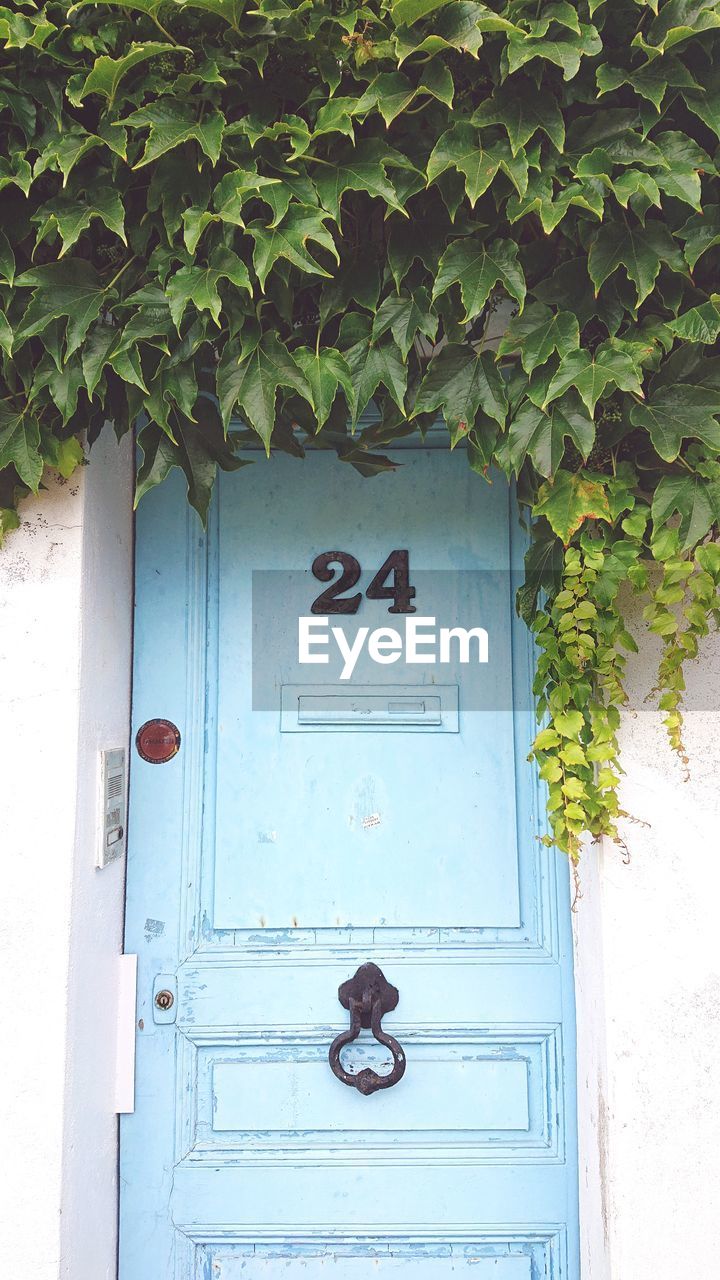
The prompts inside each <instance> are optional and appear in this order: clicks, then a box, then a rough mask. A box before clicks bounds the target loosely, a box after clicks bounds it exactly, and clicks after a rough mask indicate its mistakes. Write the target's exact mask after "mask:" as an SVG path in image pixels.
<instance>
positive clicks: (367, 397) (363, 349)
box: [345, 336, 407, 430]
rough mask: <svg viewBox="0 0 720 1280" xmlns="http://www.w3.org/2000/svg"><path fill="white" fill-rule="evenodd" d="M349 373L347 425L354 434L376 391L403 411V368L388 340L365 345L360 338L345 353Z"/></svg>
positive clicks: (405, 376) (404, 372)
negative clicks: (385, 394)
mask: <svg viewBox="0 0 720 1280" xmlns="http://www.w3.org/2000/svg"><path fill="white" fill-rule="evenodd" d="M345 359H346V361H347V364H348V367H349V369H350V377H351V379H352V386H353V397H352V401H351V404H350V425H351V428H352V429H353V430H354V429H355V427H356V425H357V422H358V419H359V417H360V414H361V413H362V412H363V410H364V409H366V408H367V406H368V404H369V403H370V401H371V400H372V398H373V396H374V395H375V392H376V391H377V389H378V387H381V386H382V387H385V389H386V391H388V393H389V394H390V396H391V398H392V400H393V401H394V402H395V404H396V405H397V407H398V409H403V407H404V403H405V391H406V389H407V366H406V365H405V364H404V362H403V359H402V356H401V355H400V351H399V350H398V347H397V346H396V344H395V342H394V341H393V340H392V339H388V338H385V339H383V340H381V341H380V342H378V343H373V342H368V341H367V337H365V336H363V337H362V338H361V339H360V341H359V342H356V343H355V344H353V346H351V347H349V348H348V350H347V351H346V352H345Z"/></svg>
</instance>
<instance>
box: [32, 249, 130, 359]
mask: <svg viewBox="0 0 720 1280" xmlns="http://www.w3.org/2000/svg"><path fill="white" fill-rule="evenodd" d="M15 284H16V287H17V288H31V289H32V290H33V294H32V298H31V299H30V302H29V304H28V306H27V308H26V310H25V314H24V316H23V318H22V321H21V322H20V325H19V326H18V329H17V332H16V335H15V339H16V342H15V345H16V346H19V345H21V344H22V343H23V342H25V341H27V339H28V338H30V337H33V336H34V335H35V334H38V333H42V332H43V331H44V330H45V329H46V328H47V326H48V325H49V324H50V322H51V321H52V320H59V319H62V318H63V317H64V316H67V317H68V324H67V332H66V355H67V356H71V355H72V354H73V352H74V351H77V349H78V347H79V346H80V345H81V343H82V342H83V340H84V338H85V335H86V333H87V331H88V329H89V328H90V325H91V324H92V323H93V321H94V320H96V319H97V317H98V315H99V313H100V308H101V307H102V306H103V304H104V303H105V302H106V300H108V290H107V287H106V286H105V285H104V284H103V283H102V280H101V278H100V276H99V275H98V273H97V272H96V271H95V269H94V268H93V267H92V266H91V265H90V263H89V262H84V261H82V259H76V260H75V261H73V262H69V261H65V262H51V263H48V265H47V266H44V267H33V268H31V270H30V271H25V272H23V274H22V275H21V276H18V277H17V279H16V281H15Z"/></svg>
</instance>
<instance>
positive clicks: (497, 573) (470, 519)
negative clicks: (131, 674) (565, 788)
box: [120, 449, 578, 1280]
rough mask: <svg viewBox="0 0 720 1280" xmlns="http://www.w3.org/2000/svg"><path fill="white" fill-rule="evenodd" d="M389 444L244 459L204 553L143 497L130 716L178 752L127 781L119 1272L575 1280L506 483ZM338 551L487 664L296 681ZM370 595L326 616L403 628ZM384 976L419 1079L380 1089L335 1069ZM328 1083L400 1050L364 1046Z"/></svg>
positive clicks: (564, 1099)
mask: <svg viewBox="0 0 720 1280" xmlns="http://www.w3.org/2000/svg"><path fill="white" fill-rule="evenodd" d="M403 457H404V461H403V466H402V467H401V468H399V470H398V472H397V473H394V474H392V475H389V476H382V477H379V478H378V479H376V480H374V481H365V480H362V479H361V478H360V477H358V476H357V475H356V474H355V473H354V472H352V471H350V470H349V469H347V468H343V467H341V466H340V465H339V464H338V463H337V461H336V460H335V459H334V458H331V457H330V456H327V455H323V454H320V455H317V456H314V457H311V458H308V459H307V460H306V461H305V462H304V463H302V464H298V463H297V462H296V461H295V460H292V459H288V458H273V459H272V460H271V461H270V462H266V461H265V460H262V461H258V462H257V463H256V464H255V465H254V466H253V467H252V469H248V471H246V472H243V473H242V474H241V475H239V476H238V475H235V476H227V477H223V478H222V480H221V483H220V486H219V492H218V494H217V496H216V500H215V503H214V510H213V514H212V521H211V524H210V528H209V530H208V533H207V535H204V534H202V533H201V531H200V530H199V526H198V524H197V522H196V518H195V517H194V515H193V514H192V513H188V512H187V511H186V508H185V500H184V495H183V494H182V492H181V490H180V486H179V485H176V486H173V485H172V484H168V485H166V486H163V487H162V489H161V490H159V491H157V492H156V493H154V494H152V495H150V496H149V498H148V499H147V500H145V501H144V503H143V504H142V506H141V510H140V513H139V517H138V557H137V618H136V668H135V692H134V715H135V726H136V727H137V726H139V725H140V724H142V723H143V722H144V721H145V720H147V719H149V718H151V717H152V716H164V717H166V718H169V719H171V720H173V721H174V722H175V723H176V724H177V725H178V726H179V727H180V730H181V733H182V746H181V750H180V753H179V754H178V756H176V757H175V758H174V759H173V760H172V761H171V762H170V763H169V764H167V765H163V766H155V765H149V764H147V763H145V762H143V761H141V760H139V759H138V758H137V757H136V758H135V759H134V761H133V773H132V791H131V830H130V842H131V847H130V853H129V867H128V875H129V884H128V914H127V935H126V949H127V950H128V951H136V952H137V953H138V955H139V974H140V977H139V1007H138V1060H137V1099H136V1113H135V1115H133V1116H129V1117H125V1118H124V1119H123V1126H122V1130H123V1131H122V1187H123V1190H122V1207H121V1270H120V1277H121V1280H147V1277H148V1276H150V1275H152V1276H153V1280H164V1278H165V1277H168V1280H190V1278H191V1277H193V1278H194V1277H196V1276H197V1277H202V1278H203V1280H210V1277H211V1276H212V1280H217V1277H222V1278H223V1280H239V1278H240V1276H241V1275H242V1276H243V1277H244V1278H245V1277H246V1278H247V1280H255V1278H256V1277H257V1280H261V1277H270V1276H272V1275H275V1274H277V1275H278V1276H279V1275H281V1274H282V1275H283V1276H287V1277H289V1280H295V1277H297V1278H298V1280H300V1277H302V1280H322V1277H324V1276H325V1275H331V1274H332V1275H333V1276H335V1277H337V1280H355V1277H357V1278H358V1280H360V1277H369V1276H371V1275H379V1276H380V1277H384V1276H388V1277H392V1278H393V1280H394V1278H395V1277H403V1278H405V1277H406V1278H407V1280H426V1278H427V1280H429V1277H430V1276H431V1275H432V1276H433V1277H434V1276H438V1277H439V1278H440V1280H442V1277H444V1276H445V1275H448V1276H450V1275H454V1274H455V1273H465V1272H466V1271H468V1269H469V1268H471V1267H472V1268H473V1270H472V1273H471V1274H472V1276H474V1277H476V1278H478V1280H486V1278H487V1280H489V1278H490V1277H492V1278H493V1280H521V1278H522V1280H531V1277H533V1278H534V1277H539V1276H540V1275H542V1276H544V1277H546V1278H547V1280H577V1277H578V1268H577V1210H576V1199H577V1186H576V1177H577V1174H576V1154H575V1142H576V1140H575V1120H574V1017H573V995H572V969H571V949H570V930H569V908H568V905H567V904H568V893H567V869H566V866H565V864H564V862H563V861H561V860H559V859H558V858H557V855H555V854H554V852H553V851H548V850H547V849H546V848H544V847H543V846H542V845H541V844H540V843H539V839H538V836H539V835H540V834H542V831H543V825H542V823H543V813H542V796H541V794H540V792H539V788H538V783H537V778H536V776H535V773H534V771H533V769H532V768H531V766H530V765H528V763H527V759H526V757H527V749H528V744H529V742H530V740H531V737H532V733H533V716H532V711H531V705H530V683H531V676H532V654H531V649H530V643H529V639H528V637H527V634H526V632H525V630H524V628H523V627H522V625H521V624H520V623H519V622H518V621H517V619H516V617H515V612H514V607H513V592H514V587H515V586H516V585H517V582H516V581H513V580H512V575H511V569H512V568H513V567H517V565H518V564H521V562H522V542H521V539H520V537H519V533H518V528H517V521H516V517H515V514H514V508H513V506H512V503H511V500H510V495H509V493H508V490H507V487H506V486H505V485H504V483H503V482H502V481H500V480H496V482H495V483H494V484H492V485H487V484H485V483H484V482H483V481H482V480H480V479H479V478H478V477H477V476H475V475H473V474H472V473H471V472H470V470H469V468H468V467H467V463H466V461H465V459H464V458H463V457H459V456H456V455H451V454H449V453H445V452H439V451H433V452H430V451H427V450H424V449H417V450H408V451H407V452H405V453H404V455H403ZM332 548H342V549H345V550H346V551H348V552H350V553H351V554H353V555H354V556H356V557H357V559H358V560H359V562H360V564H361V566H362V570H363V573H362V578H361V580H360V582H359V584H358V588H357V589H359V590H364V589H365V588H366V586H367V584H368V582H369V581H370V579H371V578H372V576H373V575H374V573H375V572H376V571H377V569H378V568H379V566H380V565H381V564H382V563H383V562H384V560H385V559H386V557H387V555H388V554H389V552H390V551H392V550H393V549H395V548H407V549H408V551H409V555H410V576H411V581H412V583H413V585H414V586H415V587H416V592H417V594H416V597H415V600H414V604H415V605H416V607H417V615H416V616H417V617H418V619H422V618H435V619H436V620H437V622H438V623H442V624H443V625H445V624H446V623H447V624H449V625H451V626H452V625H454V624H456V623H460V624H461V625H463V626H475V625H480V626H482V627H483V628H484V629H486V631H487V635H488V637H489V653H488V657H489V660H488V662H487V663H480V662H477V661H468V662H465V663H463V662H462V661H460V653H459V648H458V649H457V651H455V653H454V656H453V660H452V661H450V662H446V663H443V664H442V665H440V664H436V665H435V666H432V665H426V664H424V663H415V664H411V663H408V662H406V661H405V660H404V655H403V658H402V659H400V660H398V661H397V662H394V663H392V664H391V663H388V664H385V665H383V664H379V663H377V662H373V661H372V659H371V658H370V656H369V655H368V652H367V646H366V647H365V649H364V650H363V653H362V655H361V656H360V658H359V659H358V661H357V664H356V667H355V670H354V671H353V674H352V678H351V680H350V681H347V680H346V681H343V672H342V667H343V660H342V659H341V657H340V655H339V651H338V652H337V653H335V652H334V651H333V652H331V651H330V648H329V646H328V656H329V661H328V663H327V664H326V665H325V667H321V666H319V665H300V664H298V661H297V646H298V640H297V637H298V619H299V618H300V617H303V616H307V615H309V614H310V605H311V603H312V601H313V600H314V599H315V597H316V596H317V595H318V594H319V592H320V591H321V590H322V589H323V584H321V583H319V582H318V581H316V579H315V578H314V577H313V576H312V574H311V573H310V572H309V569H310V565H311V564H312V562H313V560H314V558H315V557H316V556H317V555H318V554H319V553H320V552H323V551H326V550H330V549H332ZM389 603H391V602H390V601H386V600H380V601H375V600H373V601H370V600H367V599H363V600H362V602H361V604H360V608H359V610H358V613H357V615H349V616H334V617H332V618H330V623H331V625H333V626H337V627H342V631H343V635H344V637H345V641H346V643H352V641H353V640H354V639H355V638H356V637H357V636H358V633H359V630H360V629H361V628H363V627H368V628H373V627H387V626H392V627H395V628H397V629H398V630H400V631H401V630H402V627H403V625H405V623H406V620H405V619H404V618H402V617H401V618H398V617H397V616H392V615H390V616H389V615H388V605H389ZM478 652H479V650H478ZM369 960H372V961H374V962H375V963H376V964H378V965H380V966H381V968H382V969H383V971H384V973H385V975H386V977H387V979H388V980H389V981H390V982H391V983H392V984H393V985H394V986H396V987H397V988H398V990H399V993H400V1000H399V1004H398V1006H397V1008H396V1009H395V1010H394V1011H393V1012H391V1013H389V1014H387V1015H385V1018H384V1020H383V1026H384V1028H385V1029H386V1030H387V1031H389V1032H390V1033H391V1034H392V1035H393V1036H395V1037H397V1039H398V1040H399V1041H400V1043H401V1045H402V1046H403V1049H404V1050H405V1053H406V1056H407V1063H408V1065H407V1071H406V1074H405V1076H404V1078H403V1079H402V1081H401V1082H400V1083H399V1084H398V1085H396V1086H395V1087H393V1088H391V1089H387V1090H383V1091H380V1092H378V1093H375V1094H373V1095H372V1096H370V1097H365V1096H362V1095H361V1094H360V1093H359V1092H358V1091H357V1090H355V1089H351V1088H348V1087H346V1086H345V1085H344V1084H342V1083H341V1082H340V1081H338V1080H337V1079H335V1077H334V1076H333V1075H332V1073H331V1071H330V1067H329V1065H328V1062H327V1051H328V1047H329V1044H330V1042H331V1041H332V1040H333V1038H334V1037H335V1036H336V1035H337V1034H338V1032H339V1031H340V1030H341V1029H342V1028H344V1027H346V1026H347V1025H348V1014H347V1013H346V1011H345V1010H344V1009H342V1008H341V1006H340V1004H339V1002H338V987H339V986H340V985H341V984H342V983H344V982H345V981H346V980H347V979H348V978H349V977H351V976H352V974H353V973H354V972H355V970H356V969H357V968H358V966H359V965H360V964H362V963H365V962H366V961H369ZM158 975H163V976H162V978H160V977H159V976H158ZM156 981H157V982H162V983H163V984H167V983H170V984H172V988H173V990H174V989H175V984H176V990H177V996H176V999H175V1001H174V1004H173V1008H172V1011H171V1012H170V1013H165V1014H163V1013H159V1012H158V1011H157V1010H156V1009H155V1008H154V1006H153V1001H152V993H153V983H154V982H156ZM343 1065H344V1066H345V1068H346V1069H347V1070H350V1071H352V1072H354V1071H358V1070H361V1069H363V1068H364V1067H366V1066H371V1067H373V1068H374V1069H375V1070H377V1071H379V1072H383V1071H384V1070H386V1069H388V1068H389V1066H390V1056H389V1054H388V1052H387V1051H386V1050H384V1049H382V1048H381V1047H380V1046H378V1045H376V1044H375V1043H374V1042H373V1041H372V1039H371V1038H370V1036H369V1033H368V1032H364V1033H363V1035H362V1037H361V1038H360V1040H358V1041H356V1042H355V1043H354V1044H353V1045H351V1046H349V1047H348V1048H347V1049H346V1050H345V1052H344V1056H343Z"/></svg>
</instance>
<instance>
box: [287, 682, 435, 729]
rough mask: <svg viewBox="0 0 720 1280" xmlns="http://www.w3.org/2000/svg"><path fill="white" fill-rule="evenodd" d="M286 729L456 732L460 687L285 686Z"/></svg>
mask: <svg viewBox="0 0 720 1280" xmlns="http://www.w3.org/2000/svg"><path fill="white" fill-rule="evenodd" d="M281 696H282V704H281V705H282V711H281V721H280V727H281V730H282V732H283V733H308V732H323V731H325V732H332V731H335V732H338V731H343V730H344V731H348V730H351V731H356V730H358V729H359V730H373V731H380V732H387V731H390V732H392V731H393V730H395V731H402V732H408V731H410V732H417V731H418V730H420V731H423V730H424V731H428V732H435V733H457V732H458V728H459V723H458V687H457V685H410V686H407V685H368V686H365V687H363V688H356V689H354V690H352V691H350V690H348V689H344V688H343V687H342V686H341V685H283V687H282V695H281Z"/></svg>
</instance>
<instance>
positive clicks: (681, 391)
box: [0, 0, 720, 858]
mask: <svg viewBox="0 0 720 1280" xmlns="http://www.w3.org/2000/svg"><path fill="white" fill-rule="evenodd" d="M0 46H1V47H2V51H3V52H2V67H1V68H0V111H2V125H3V127H2V140H1V141H0V149H1V150H0V188H2V208H1V211H0V281H1V282H2V283H1V284H0V304H1V310H0V347H1V348H2V357H3V358H2V398H1V400H0V522H1V527H2V529H3V530H5V531H7V530H8V529H10V528H12V527H13V526H14V525H15V524H16V523H17V520H18V517H17V513H16V512H17V504H18V501H19V500H20V499H21V498H22V497H23V495H25V494H27V493H28V492H31V491H32V492H35V491H37V489H38V487H39V486H40V485H41V483H42V479H43V474H44V470H45V468H46V467H51V468H56V469H59V470H60V471H61V472H63V473H64V474H70V473H71V471H72V469H73V468H74V467H75V466H76V465H77V464H78V463H79V462H80V461H81V460H82V457H83V444H82V442H83V440H84V439H85V438H86V436H85V433H87V438H88V439H89V440H90V442H92V439H93V438H94V436H95V435H96V434H97V432H98V431H99V429H100V427H101V425H102V423H103V422H104V421H105V420H106V419H111V420H112V422H113V423H114V425H115V429H116V430H117V431H118V432H119V433H122V432H124V431H127V430H128V429H130V428H131V427H135V426H137V431H138V440H139V444H140V448H141V450H142V456H143V460H142V464H141V466H140V468H139V473H138V485H137V494H138V498H140V497H141V496H142V495H143V494H144V493H145V492H146V491H147V490H148V489H149V488H151V487H152V486H153V485H156V484H158V483H159V482H160V481H162V480H163V478H164V477H165V476H166V475H167V474H168V472H169V471H170V470H171V469H172V468H174V467H180V468H181V469H182V471H183V472H184V473H185V476H186V478H187V488H188V497H189V500H190V502H191V503H192V504H193V505H194V506H195V507H196V508H197V510H198V511H199V512H200V514H201V516H204V514H205V512H206V510H207V505H208V501H209V498H210V493H211V489H212V484H213V478H214V476H215V473H216V470H217V468H218V467H220V468H223V469H227V470H231V469H234V468H238V467H240V466H242V465H244V464H245V463H246V462H247V461H248V459H247V457H246V456H245V454H244V450H245V447H246V446H247V444H248V442H249V440H250V439H253V438H254V439H255V440H257V437H259V438H260V440H261V441H262V442H263V444H264V445H265V447H266V448H267V450H268V451H270V450H284V451H287V452H290V453H292V454H296V455H302V454H303V452H304V450H305V449H306V448H307V447H308V446H310V445H312V447H317V448H326V449H332V450H335V451H336V453H337V455H338V458H339V459H340V461H341V462H344V463H346V464H350V465H352V466H354V467H357V468H358V469H359V470H360V471H361V472H362V473H363V474H364V475H368V476H373V475H376V474H377V473H379V472H382V471H385V470H387V469H388V468H391V467H392V466H393V465H394V462H393V459H392V445H393V441H395V440H397V439H398V438H399V437H401V436H403V435H405V434H407V433H409V432H415V431H421V432H422V431H424V430H425V429H426V428H427V426H428V424H429V423H430V422H431V421H433V420H435V419H436V418H437V417H438V415H441V416H442V418H443V419H444V422H445V424H446V427H447V432H448V439H449V444H450V446H452V447H454V446H455V445H457V444H458V443H459V442H460V441H462V442H463V443H464V447H465V451H466V455H467V459H468V462H469V465H470V466H471V467H472V468H473V469H474V470H475V471H476V472H478V475H479V479H478V484H479V485H481V484H482V483H483V479H482V477H485V478H486V479H489V480H491V481H492V479H493V477H494V476H496V475H497V474H498V472H504V473H505V475H506V476H507V477H509V478H512V479H514V480H515V481H516V484H517V491H518V495H519V498H520V502H521V503H522V504H523V506H524V508H525V509H526V511H527V515H528V522H529V525H530V527H531V529H532V544H531V547H530V550H529V553H528V558H527V577H526V582H525V586H524V587H523V588H522V589H521V591H520V593H519V597H518V607H519V609H520V611H521V613H522V615H523V617H524V618H525V619H526V620H527V622H528V624H529V626H530V627H531V628H532V630H533V632H534V634H535V637H536V639H537V644H538V648H539V661H538V667H537V680H536V694H537V698H538V708H539V716H540V722H541V724H542V726H543V727H542V728H541V730H540V732H539V734H538V736H537V738H536V739H535V742H534V745H533V747H532V754H533V756H534V757H535V758H536V760H537V761H538V763H539V767H540V772H541V774H542V776H543V778H544V779H545V780H546V781H547V784H548V796H549V811H550V832H551V834H550V835H549V836H548V837H547V838H548V840H549V841H554V842H555V843H556V844H557V846H558V847H559V848H560V849H562V850H565V851H566V852H567V853H569V854H570V855H571V856H572V857H573V858H574V857H576V856H577V854H578V850H579V847H580V839H581V836H582V834H583V833H584V832H589V833H590V834H592V835H594V836H600V835H609V836H616V835H617V820H618V816H619V812H620V811H619V802H618V783H619V775H620V766H619V761H618V742H617V736H616V735H617V729H618V721H619V707H620V705H621V704H622V702H623V701H624V699H625V693H624V689H623V678H624V668H625V660H626V654H627V652H628V651H629V650H632V649H633V647H634V646H633V641H632V639H631V637H630V635H629V634H628V631H627V629H626V626H625V623H624V621H623V599H624V596H623V595H622V594H621V591H620V588H621V586H622V585H623V584H625V583H629V585H630V587H631V588H632V589H634V591H636V592H646V593H647V600H648V603H647V606H646V610H645V614H646V618H647V621H648V623H649V626H650V629H651V631H653V632H655V633H657V635H659V636H660V638H661V640H662V646H663V653H662V660H661V664H660V670H659V673H658V688H659V690H660V694H659V697H660V706H661V708H662V709H663V712H664V714H665V719H666V723H667V727H668V731H669V733H670V737H671V740H672V742H673V745H674V746H675V747H676V748H677V749H678V750H679V751H681V752H682V740H681V724H682V711H681V703H682V694H683V688H684V685H683V662H684V661H685V660H686V659H687V658H693V657H694V656H695V655H696V654H697V651H698V643H699V641H700V638H701V637H702V636H703V634H704V633H705V632H706V631H707V629H708V625H709V623H710V622H712V621H713V620H714V621H717V620H718V616H719V613H718V583H719V582H720V547H718V545H717V544H716V543H715V541H714V538H715V536H716V534H717V531H718V524H719V523H720V425H719V423H718V415H719V414H720V356H719V355H718V354H717V348H716V342H717V339H718V335H719V334H720V293H719V292H718V291H717V290H718V288H720V285H719V284H718V266H719V265H720V192H719V191H718V185H717V168H716V162H717V157H718V138H719V136H720V2H718V0H664V2H660V0H612V3H610V0H577V2H576V3H572V4H571V3H568V2H567V0H492V3H490V4H484V3H479V0H366V3H359V2H358V0H77V3H75V4H66V3H60V2H59V0H47V2H46V3H43V2H42V0H19V3H15V4H13V5H12V6H11V7H0ZM499 307H500V311H498V308H499ZM501 315H503V316H505V317H506V320H505V321H504V322H503V323H502V324H501V325H500V328H501V330H502V336H501V339H500V341H499V343H498V342H497V341H496V342H494V343H493V342H489V341H488V332H489V328H488V326H489V325H490V324H494V325H495V326H496V328H497V325H498V321H499V316H501ZM371 404H372V406H374V410H375V413H374V417H373V419H372V421H371V422H370V425H368V415H367V413H366V412H365V411H366V410H367V409H368V406H370V405H371ZM363 415H365V416H364V417H363ZM388 451H389V452H388ZM653 563H655V564H656V566H657V572H653Z"/></svg>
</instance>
